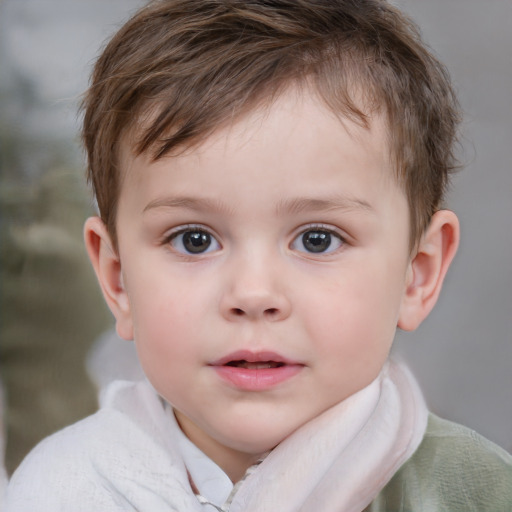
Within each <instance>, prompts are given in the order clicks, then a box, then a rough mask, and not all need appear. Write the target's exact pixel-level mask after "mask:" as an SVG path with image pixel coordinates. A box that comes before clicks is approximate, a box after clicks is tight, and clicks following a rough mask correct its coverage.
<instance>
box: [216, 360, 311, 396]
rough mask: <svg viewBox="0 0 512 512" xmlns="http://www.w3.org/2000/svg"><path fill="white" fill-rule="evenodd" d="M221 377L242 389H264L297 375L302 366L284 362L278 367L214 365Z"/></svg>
mask: <svg viewBox="0 0 512 512" xmlns="http://www.w3.org/2000/svg"><path fill="white" fill-rule="evenodd" d="M213 368H214V369H215V371H216V372H217V374H218V375H219V376H220V378H221V379H223V380H224V381H226V382H228V383H229V384H231V385H233V386H235V387H236V388H238V389H241V390H243V391H265V390H267V389H271V388H273V387H275V386H277V385H279V384H282V383H283V382H285V381H287V380H289V379H291V378H292V377H294V376H295V375H297V374H298V373H299V372H300V371H301V370H302V368H303V366H302V365H299V364H286V365H284V366H279V367H278V368H258V369H249V368H239V367H236V366H214V367H213Z"/></svg>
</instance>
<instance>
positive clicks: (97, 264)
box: [84, 217, 133, 340]
mask: <svg viewBox="0 0 512 512" xmlns="http://www.w3.org/2000/svg"><path fill="white" fill-rule="evenodd" d="M84 238H85V246H86V248H87V253H88V254H89V259H90V260H91V263H92V266H93V267H94V271H95V272H96V277H97V278H98V281H99V283H100V287H101V291H102V292H103V297H105V300H106V302H107V304H108V307H109V308H110V311H112V314H113V315H114V317H115V319H116V330H117V334H119V336H120V337H121V338H124V339H125V340H131V339H133V324H132V318H131V311H130V302H129V300H128V295H127V293H126V290H125V287H124V283H123V277H122V273H121V260H120V258H119V255H118V253H117V252H116V251H115V249H114V245H113V244H112V240H111V238H110V235H109V234H108V231H107V228H106V226H105V224H104V223H103V221H102V220H101V219H100V218H99V217H91V218H89V219H87V221H86V222H85V226H84Z"/></svg>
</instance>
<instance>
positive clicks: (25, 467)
mask: <svg viewBox="0 0 512 512" xmlns="http://www.w3.org/2000/svg"><path fill="white" fill-rule="evenodd" d="M105 416H108V414H107V415H105V412H104V411H99V412H98V413H96V414H94V415H93V416H91V417H89V418H86V419H84V420H82V421H79V422H78V423H76V424H74V425H72V426H70V427H67V428H65V429H63V430H61V431H59V432H57V433H55V434H53V435H51V436H50V437H48V438H46V439H45V440H43V441H42V442H41V443H39V444H38V445H37V446H36V447H35V448H34V449H33V450H32V451H31V452H30V453H29V455H28V456H27V457H26V458H25V460H24V461H23V462H22V463H21V465H20V466H19V468H18V469H17V470H16V471H15V473H14V475H13V476H12V478H11V481H10V482H9V485H8V488H7V495H6V512H22V511H24V510H31V511H37V512H39V511H41V512H43V511H44V512H47V511H48V512H49V511H50V510H55V511H61V510H62V511H64V510H66V507H69V510H73V511H75V510H76V511H77V512H78V511H82V510H83V511H84V512H85V510H86V509H87V507H89V506H91V505H92V504H93V505H94V506H95V507H97V509H98V510H102V509H104V510H116V509H113V508H112V507H111V506H110V504H109V501H111V496H110V494H111V493H110V492H109V490H108V482H107V481H105V480H104V479H103V478H102V475H101V473H100V472H98V471H97V468H96V467H95V463H96V454H97V452H98V447H99V446H102V445H104V444H106V443H104V441H106V439H105V435H104V434H105V433H107V437H108V432H109V430H108V429H107V430H106V432H104V427H105V423H109V419H108V418H106V417H105ZM105 420H106V421H105ZM82 505H83V507H84V508H81V506H82Z"/></svg>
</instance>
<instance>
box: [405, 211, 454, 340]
mask: <svg viewBox="0 0 512 512" xmlns="http://www.w3.org/2000/svg"><path fill="white" fill-rule="evenodd" d="M458 245H459V221H458V219H457V216H456V215H455V214H454V213H453V212H451V211H449V210H439V211H438V212H436V213H435V214H434V215H433V216H432V219H431V221H430V224H429V226H428V228H427V230H426V231H425V233H424V235H423V237H422V239H421V241H420V243H419V246H418V249H417V251H416V253H415V255H414V257H413V258H412V260H411V262H410V264H409V269H408V274H407V283H406V288H405V292H404V296H403V299H402V304H401V307H400V314H399V319H398V327H399V328H401V329H403V330H405V331H412V330H414V329H416V328H417V327H418V326H419V325H420V324H421V322H422V321H423V320H424V319H425V318H426V317H427V316H428V314H429V313H430V311H432V308H433V307H434V305H435V304H436V302H437V299H438V297H439V293H440V292H441V288H442V286H443V281H444V278H445V276H446V272H447V271H448V268H449V266H450V264H451V262H452V260H453V258H454V256H455V253H456V252H457V247H458Z"/></svg>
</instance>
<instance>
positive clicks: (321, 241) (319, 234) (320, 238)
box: [302, 231, 331, 252]
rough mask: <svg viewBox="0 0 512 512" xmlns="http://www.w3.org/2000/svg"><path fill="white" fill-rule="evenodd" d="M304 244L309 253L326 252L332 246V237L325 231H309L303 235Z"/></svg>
mask: <svg viewBox="0 0 512 512" xmlns="http://www.w3.org/2000/svg"><path fill="white" fill-rule="evenodd" d="M302 243H303V244H304V247H305V248H306V249H307V250H308V251H309V252H324V251H325V250H327V249H328V248H329V246H330V245H331V235H330V233H326V232H325V231H308V232H306V233H304V234H303V235H302Z"/></svg>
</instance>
